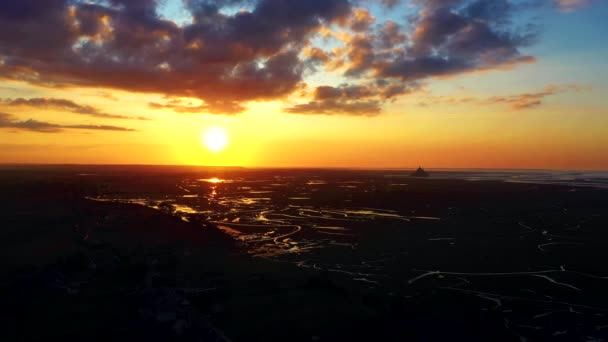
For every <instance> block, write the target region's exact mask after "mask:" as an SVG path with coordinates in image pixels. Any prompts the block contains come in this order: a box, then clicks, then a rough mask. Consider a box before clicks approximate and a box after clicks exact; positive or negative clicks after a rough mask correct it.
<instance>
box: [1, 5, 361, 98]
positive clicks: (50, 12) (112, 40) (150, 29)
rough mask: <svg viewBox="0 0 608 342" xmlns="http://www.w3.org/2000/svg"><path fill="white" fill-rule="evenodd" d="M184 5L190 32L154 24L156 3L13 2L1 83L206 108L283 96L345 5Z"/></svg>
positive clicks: (5, 12)
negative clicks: (303, 54)
mask: <svg viewBox="0 0 608 342" xmlns="http://www.w3.org/2000/svg"><path fill="white" fill-rule="evenodd" d="M245 3H252V2H247V1H204V0H199V1H186V4H187V7H188V9H189V11H190V12H191V13H192V15H193V20H194V22H193V23H191V24H188V25H185V26H179V25H177V24H176V23H174V22H171V21H168V20H164V19H161V18H160V17H159V16H158V14H157V13H156V5H157V1H152V0H137V1H124V0H120V1H119V0H112V1H88V2H84V1H79V0H73V1H72V0H70V1H68V0H49V1H42V2H41V1H37V0H20V1H18V2H2V3H1V4H0V58H1V60H2V63H0V64H1V66H0V77H2V78H5V79H15V80H22V81H26V82H30V83H35V84H39V85H46V86H54V87H66V86H95V87H107V88H116V89H123V90H127V91H135V92H148V93H162V94H166V95H170V96H185V97H196V98H199V99H201V100H203V101H204V102H205V103H206V104H207V105H208V106H209V108H211V109H213V108H224V107H226V104H227V103H233V107H235V106H238V105H239V103H241V102H246V101H250V100H268V99H276V98H280V97H283V96H285V95H288V94H290V93H291V92H292V91H294V89H296V88H297V87H298V85H299V83H300V82H301V81H302V73H303V69H304V61H302V60H301V59H300V58H299V53H300V51H301V49H302V48H303V47H304V46H305V45H306V44H307V43H308V39H309V37H310V35H311V34H313V33H314V32H316V31H317V30H318V29H320V28H321V27H322V26H323V25H328V24H330V23H332V22H336V21H340V20H345V19H346V17H347V16H348V15H349V14H350V10H351V7H350V4H349V1H348V0H307V1H293V0H260V1H257V2H255V6H254V7H253V8H252V9H251V10H250V11H245V10H244V11H239V12H237V13H233V14H226V12H223V11H221V10H222V8H223V7H224V6H227V5H235V4H245Z"/></svg>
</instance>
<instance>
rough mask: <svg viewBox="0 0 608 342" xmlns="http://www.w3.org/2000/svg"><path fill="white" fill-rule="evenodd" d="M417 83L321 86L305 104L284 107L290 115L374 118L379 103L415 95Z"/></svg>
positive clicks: (378, 108)
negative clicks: (402, 96)
mask: <svg viewBox="0 0 608 342" xmlns="http://www.w3.org/2000/svg"><path fill="white" fill-rule="evenodd" d="M418 89H419V85H418V84H411V85H409V86H408V85H405V84H402V83H387V82H379V84H364V85H347V84H345V85H341V86H339V87H330V86H320V87H317V88H316V89H315V92H314V98H313V100H312V101H310V102H308V103H303V104H298V105H294V106H292V107H288V108H285V109H284V111H285V112H287V113H291V114H324V115H338V114H339V115H353V116H375V115H378V114H380V112H381V110H382V104H383V103H384V102H386V101H388V100H391V99H393V98H394V97H396V96H399V95H403V94H407V93H411V92H414V91H416V90H418Z"/></svg>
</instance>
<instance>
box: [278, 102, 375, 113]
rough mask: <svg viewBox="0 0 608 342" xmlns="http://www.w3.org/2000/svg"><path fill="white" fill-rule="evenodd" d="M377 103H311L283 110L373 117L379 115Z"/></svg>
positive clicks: (287, 111)
mask: <svg viewBox="0 0 608 342" xmlns="http://www.w3.org/2000/svg"><path fill="white" fill-rule="evenodd" d="M380 106H381V103H380V102H379V101H374V100H369V101H336V100H325V101H311V102H308V103H304V104H298V105H295V106H293V107H289V108H285V109H284V111H285V112H286V113H291V114H313V115H352V116H375V115H378V114H380V111H381V107H380Z"/></svg>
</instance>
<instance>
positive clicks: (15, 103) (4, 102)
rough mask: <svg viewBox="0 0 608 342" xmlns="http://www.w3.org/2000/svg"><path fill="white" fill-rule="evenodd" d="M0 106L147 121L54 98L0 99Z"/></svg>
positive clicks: (142, 118)
mask: <svg viewBox="0 0 608 342" xmlns="http://www.w3.org/2000/svg"><path fill="white" fill-rule="evenodd" d="M0 106H5V107H32V108H42V109H55V110H61V111H67V112H71V113H74V114H80V115H86V116H91V117H95V118H101V119H137V120H149V119H147V118H145V117H130V116H124V115H115V114H107V113H104V112H102V111H100V110H99V109H97V108H95V107H92V106H87V105H79V104H77V103H75V102H74V101H71V100H66V99H56V98H30V99H24V98H16V99H0Z"/></svg>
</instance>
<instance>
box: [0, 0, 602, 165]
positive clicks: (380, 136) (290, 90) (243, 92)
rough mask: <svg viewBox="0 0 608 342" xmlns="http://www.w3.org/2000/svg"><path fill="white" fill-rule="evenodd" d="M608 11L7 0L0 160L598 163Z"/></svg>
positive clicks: (376, 0) (0, 74)
mask: <svg viewBox="0 0 608 342" xmlns="http://www.w3.org/2000/svg"><path fill="white" fill-rule="evenodd" d="M607 15H608V1H605V0H491V1H490V0H306V1H302V0H158V1H157V0H89V1H85V0H47V1H38V0H20V1H2V2H0V163H60V164H172V165H178V164H180V165H181V164H188V165H214V166H217V165H223V166H245V167H357V168H410V167H416V166H418V165H423V166H425V167H428V168H499V169H568V170H582V169H589V170H590V169H601V170H608V97H607V96H606V95H608V68H607V67H606V59H607V58H608V44H606V43H605V36H606V34H608V21H606V20H605V18H606V16H607ZM208 132H213V133H208ZM218 132H220V133H219V134H218ZM218 135H219V138H217V136H218ZM210 139H211V140H213V139H215V140H216V141H212V142H211V144H210V142H209V141H210ZM217 139H220V140H226V141H217Z"/></svg>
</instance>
